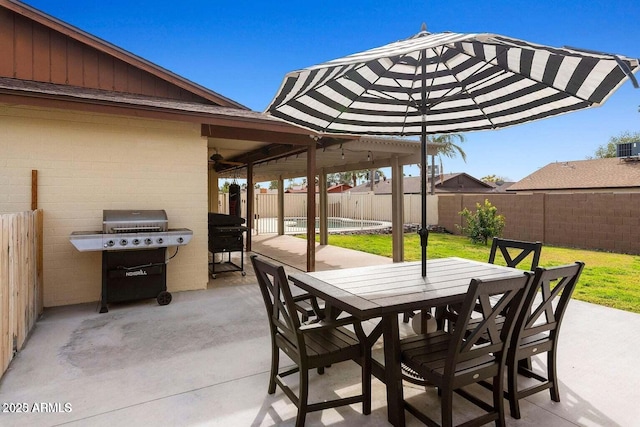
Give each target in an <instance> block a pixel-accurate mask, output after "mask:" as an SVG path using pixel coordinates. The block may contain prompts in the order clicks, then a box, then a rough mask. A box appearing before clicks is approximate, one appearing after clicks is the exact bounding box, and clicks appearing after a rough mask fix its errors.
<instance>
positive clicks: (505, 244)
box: [489, 237, 542, 271]
mask: <svg viewBox="0 0 640 427" xmlns="http://www.w3.org/2000/svg"><path fill="white" fill-rule="evenodd" d="M498 249H499V250H500V255H502V257H503V258H504V260H505V262H506V264H507V267H513V268H516V267H517V266H518V265H519V264H520V263H521V262H523V261H524V260H525V259H527V258H528V257H529V255H531V265H530V266H529V270H530V271H533V270H535V269H536V267H537V266H538V263H539V262H540V253H541V252H542V242H525V241H521V240H510V239H502V238H499V237H494V238H493V241H492V242H491V252H490V253H489V263H490V264H494V263H495V260H496V254H497V253H498Z"/></svg>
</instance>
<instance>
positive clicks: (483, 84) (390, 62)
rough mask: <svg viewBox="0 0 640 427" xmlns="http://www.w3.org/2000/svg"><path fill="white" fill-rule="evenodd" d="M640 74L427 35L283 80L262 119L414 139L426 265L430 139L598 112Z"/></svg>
mask: <svg viewBox="0 0 640 427" xmlns="http://www.w3.org/2000/svg"><path fill="white" fill-rule="evenodd" d="M638 67H639V65H638V60H637V59H632V58H627V57H623V56H619V55H610V54H606V53H600V52H591V51H586V50H581V49H575V48H553V47H548V46H543V45H538V44H534V43H529V42H525V41H522V40H517V39H513V38H509V37H504V36H499V35H494V34H457V33H449V32H447V33H438V34H431V33H428V32H427V31H426V30H424V27H423V31H421V32H420V33H418V34H416V35H415V36H413V37H410V38H408V39H406V40H402V41H398V42H395V43H391V44H388V45H385V46H382V47H379V48H375V49H371V50H367V51H365V52H361V53H357V54H354V55H349V56H346V57H344V58H340V59H336V60H333V61H329V62H326V63H324V64H320V65H315V66H312V67H309V68H305V69H303V70H299V71H294V72H291V73H289V74H287V75H286V77H285V79H284V82H283V83H282V86H281V87H280V90H279V91H278V93H277V94H276V96H275V98H274V99H273V101H272V102H271V104H270V105H269V107H267V112H268V113H270V114H271V115H272V116H274V117H278V118H280V119H283V120H286V121H287V122H290V123H294V124H297V125H299V126H302V127H305V128H308V129H310V130H312V131H314V132H318V133H345V134H367V135H403V136H405V135H406V136H409V135H420V136H421V137H422V160H421V162H422V164H421V166H422V170H421V175H422V185H423V189H422V196H423V197H422V199H423V213H422V230H421V231H420V235H421V236H422V237H423V238H422V245H423V261H424V260H425V258H426V239H427V231H426V197H425V194H426V173H425V171H426V135H428V134H444V133H462V132H469V131H477V130H488V129H499V128H504V127H507V126H512V125H516V124H520V123H525V122H529V121H533V120H538V119H543V118H546V117H552V116H556V115H559V114H564V113H568V112H571V111H576V110H581V109H584V108H589V107H594V106H598V105H601V104H602V103H603V102H605V101H606V99H607V98H608V97H609V96H610V95H611V94H612V93H613V92H614V91H615V90H616V89H617V88H618V87H619V86H620V85H622V84H623V83H624V82H625V81H626V80H627V79H631V80H632V82H633V84H634V86H636V87H637V81H636V80H635V78H634V76H633V73H635V72H636V71H637V70H638ZM425 274H426V270H425V268H424V267H423V276H424V275H425Z"/></svg>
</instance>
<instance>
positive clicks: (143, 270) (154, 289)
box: [100, 248, 172, 313]
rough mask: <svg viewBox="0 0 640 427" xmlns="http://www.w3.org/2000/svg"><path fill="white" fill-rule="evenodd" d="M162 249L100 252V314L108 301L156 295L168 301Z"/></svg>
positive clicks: (122, 300)
mask: <svg viewBox="0 0 640 427" xmlns="http://www.w3.org/2000/svg"><path fill="white" fill-rule="evenodd" d="M165 254H166V248H158V249H149V250H134V251H131V250H130V251H104V252H102V298H101V301H100V313H106V312H108V311H109V303H112V302H125V301H135V300H141V299H149V298H156V299H157V301H158V304H160V305H167V304H169V303H170V302H171V298H172V297H171V294H170V293H169V292H167V266H166V261H165Z"/></svg>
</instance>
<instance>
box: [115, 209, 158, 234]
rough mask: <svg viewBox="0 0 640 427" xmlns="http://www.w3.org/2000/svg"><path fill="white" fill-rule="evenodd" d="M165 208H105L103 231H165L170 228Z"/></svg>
mask: <svg viewBox="0 0 640 427" xmlns="http://www.w3.org/2000/svg"><path fill="white" fill-rule="evenodd" d="M168 224H169V221H168V219H167V213H166V212H165V211H164V210H104V211H102V232H103V233H106V234H114V233H141V232H163V231H167V230H168V228H169V225H168Z"/></svg>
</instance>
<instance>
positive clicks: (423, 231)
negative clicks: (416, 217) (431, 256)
mask: <svg viewBox="0 0 640 427" xmlns="http://www.w3.org/2000/svg"><path fill="white" fill-rule="evenodd" d="M420 145H421V147H420V157H421V159H420V196H421V197H420V199H421V202H422V218H421V220H422V225H421V227H420V229H418V235H419V236H420V246H421V248H422V277H426V275H427V240H428V238H429V230H428V229H427V135H426V124H425V122H424V121H423V122H422V141H421V144H420Z"/></svg>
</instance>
